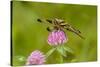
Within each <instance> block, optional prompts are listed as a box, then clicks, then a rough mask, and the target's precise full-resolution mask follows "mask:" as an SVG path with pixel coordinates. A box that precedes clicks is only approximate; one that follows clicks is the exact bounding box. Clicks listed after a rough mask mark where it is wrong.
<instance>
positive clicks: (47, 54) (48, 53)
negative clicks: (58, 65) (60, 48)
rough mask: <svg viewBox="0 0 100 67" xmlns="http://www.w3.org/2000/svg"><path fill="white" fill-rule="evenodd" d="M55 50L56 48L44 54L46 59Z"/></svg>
mask: <svg viewBox="0 0 100 67" xmlns="http://www.w3.org/2000/svg"><path fill="white" fill-rule="evenodd" d="M55 50H56V48H52V49H50V50H49V51H48V52H47V53H46V58H47V57H49V56H50V55H51V54H52V53H53V52H54V51H55Z"/></svg>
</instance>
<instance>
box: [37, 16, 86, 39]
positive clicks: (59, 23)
mask: <svg viewBox="0 0 100 67" xmlns="http://www.w3.org/2000/svg"><path fill="white" fill-rule="evenodd" d="M37 21H38V22H40V23H43V22H49V23H50V24H52V28H50V27H47V30H48V31H50V32H51V31H52V30H63V31H64V30H68V31H70V32H73V33H75V34H76V35H78V36H79V37H80V38H82V39H85V38H84V37H83V36H82V35H81V32H80V30H78V29H76V28H74V27H73V26H72V25H71V24H69V23H68V22H65V21H64V20H62V19H58V18H54V19H52V20H50V19H45V20H42V19H37Z"/></svg>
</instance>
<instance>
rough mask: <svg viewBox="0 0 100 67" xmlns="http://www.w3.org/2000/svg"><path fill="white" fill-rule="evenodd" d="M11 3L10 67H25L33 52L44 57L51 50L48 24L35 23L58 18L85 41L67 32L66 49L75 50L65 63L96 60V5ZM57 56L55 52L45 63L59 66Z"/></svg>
mask: <svg viewBox="0 0 100 67" xmlns="http://www.w3.org/2000/svg"><path fill="white" fill-rule="evenodd" d="M11 3H12V6H11V7H12V48H11V49H12V64H13V65H25V63H26V59H27V57H28V56H29V55H30V53H31V52H32V51H34V50H37V49H38V50H41V51H42V52H43V53H44V54H45V53H46V52H47V51H48V50H49V49H51V48H52V47H51V46H50V45H48V43H47V37H48V34H49V32H48V31H47V30H46V27H47V26H49V24H47V25H46V24H41V23H38V22H37V19H38V18H41V19H54V18H59V19H63V20H65V21H67V22H68V23H70V24H72V25H73V26H74V27H76V28H77V29H79V30H80V31H81V32H82V35H83V36H84V37H85V40H83V39H81V38H80V37H78V36H77V35H75V34H74V33H72V32H69V31H66V34H67V36H68V39H69V41H68V42H67V43H66V44H65V46H69V47H70V48H71V49H72V50H74V55H75V57H74V58H73V59H70V58H72V56H69V57H68V58H69V59H66V61H65V63H72V62H90V61H96V60H97V6H94V5H79V4H61V3H59V4H58V3H46V2H45V3H44V2H28V1H13V2H11ZM59 60H60V58H59V54H58V53H57V52H54V53H53V54H52V55H51V56H50V57H49V58H48V60H47V62H46V64H56V63H59Z"/></svg>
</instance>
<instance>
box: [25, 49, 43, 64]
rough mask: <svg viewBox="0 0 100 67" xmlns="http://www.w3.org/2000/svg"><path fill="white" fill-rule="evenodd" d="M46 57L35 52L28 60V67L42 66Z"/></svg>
mask: <svg viewBox="0 0 100 67" xmlns="http://www.w3.org/2000/svg"><path fill="white" fill-rule="evenodd" d="M44 62H45V55H43V53H42V52H40V51H39V50H35V51H33V52H32V53H31V54H30V56H29V57H28V59H27V63H26V65H40V64H44Z"/></svg>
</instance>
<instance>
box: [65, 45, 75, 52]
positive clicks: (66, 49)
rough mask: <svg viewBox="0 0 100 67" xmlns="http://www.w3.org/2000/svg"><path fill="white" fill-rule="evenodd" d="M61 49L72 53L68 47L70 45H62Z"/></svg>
mask: <svg viewBox="0 0 100 67" xmlns="http://www.w3.org/2000/svg"><path fill="white" fill-rule="evenodd" d="M63 49H64V50H65V51H67V52H70V53H74V52H73V50H72V49H71V48H70V47H68V46H66V47H65V46H63Z"/></svg>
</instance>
